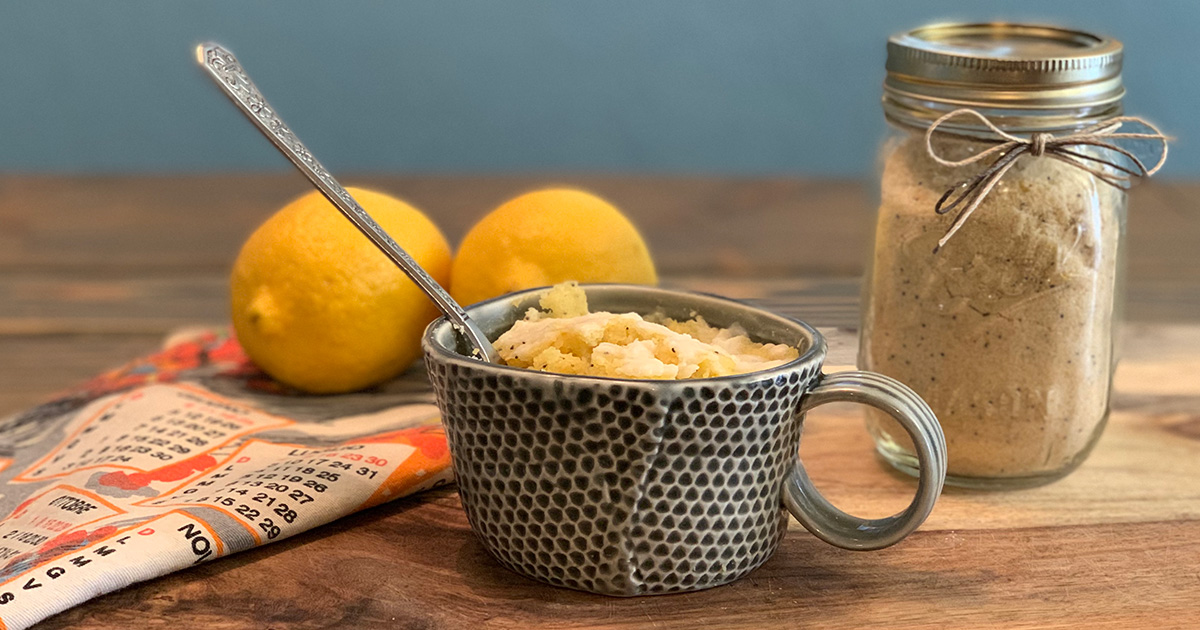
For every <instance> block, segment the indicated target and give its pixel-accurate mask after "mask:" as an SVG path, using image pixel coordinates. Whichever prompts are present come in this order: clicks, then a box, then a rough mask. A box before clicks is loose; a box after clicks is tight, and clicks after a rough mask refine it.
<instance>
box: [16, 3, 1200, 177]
mask: <svg viewBox="0 0 1200 630" xmlns="http://www.w3.org/2000/svg"><path fill="white" fill-rule="evenodd" d="M946 18H949V19H971V20H980V19H991V18H1018V19H1030V18H1033V19H1042V20H1050V21H1056V22H1060V23H1063V24H1069V25H1075V26H1078V27H1082V28H1088V29H1094V30H1096V31H1099V32H1103V33H1107V34H1111V35H1113V36H1115V37H1118V38H1119V39H1122V40H1123V41H1124V42H1125V44H1126V50H1127V62H1126V73H1125V76H1126V83H1127V86H1128V88H1129V97H1128V99H1127V101H1126V104H1127V110H1128V111H1129V112H1130V113H1135V114H1140V115H1144V116H1146V117H1149V118H1151V119H1153V120H1155V121H1158V122H1159V123H1161V124H1162V125H1163V126H1164V127H1165V128H1166V129H1167V130H1168V131H1169V132H1170V133H1173V134H1175V135H1176V136H1178V138H1179V141H1178V142H1177V144H1176V145H1175V147H1174V150H1173V151H1172V159H1171V162H1170V164H1169V166H1168V169H1167V170H1166V171H1165V172H1166V173H1167V174H1172V175H1175V176H1180V177H1197V176H1200V151H1198V150H1197V149H1196V141H1195V139H1196V138H1200V107H1198V106H1197V104H1198V103H1200V63H1198V62H1200V49H1198V47H1197V38H1198V37H1200V2H1195V1H1190V0H1175V1H1162V0H1156V1H1153V2H1151V1H1149V0H1142V1H1134V0H1126V1H1122V0H1072V1H1058V2H1048V1H1047V0H1012V1H1008V2H996V1H992V2H967V1H964V0H958V1H950V0H919V1H912V2H901V1H899V0H897V1H887V2H884V1H880V2H866V1H862V0H860V1H854V0H843V1H834V0H827V1H823V2H815V1H813V2H803V1H801V0H761V1H759V0H737V1H734V0H728V1H723V2H717V1H712V0H675V1H653V0H592V1H589V2H576V1H568V0H544V1H539V0H473V1H467V0H440V1H432V0H431V1H428V2H415V1H403V2H355V1H344V2H334V1H327V2H317V1H299V2H297V1H293V2H252V1H239V0H207V1H205V2H191V3H182V2H168V1H165V0H154V1H137V2H126V1H110V2H96V1H94V0H73V1H69V2H59V1H49V2H40V1H33V0H30V1H22V2H17V1H16V0H0V170H4V171H22V172H28V171H66V172H92V171H100V172H114V171H115V172H128V171H158V172H171V171H211V170H220V171H228V170H236V169H255V170H269V169H282V168H285V162H283V158H282V157H280V156H279V155H277V154H276V153H275V152H274V150H273V149H272V148H270V146H269V145H268V144H267V143H266V142H265V140H263V139H262V138H260V137H258V136H257V135H256V134H255V133H253V132H252V131H251V128H250V127H249V126H248V124H247V123H246V122H244V121H243V120H241V119H240V116H239V114H237V113H236V112H235V111H234V109H233V108H232V106H231V105H229V104H228V103H227V102H225V100H224V97H222V96H220V95H219V94H218V93H217V92H216V91H215V89H214V87H213V86H212V85H210V84H209V82H208V79H206V78H204V77H203V76H202V75H201V73H200V71H199V70H198V69H196V68H195V67H194V63H193V61H192V59H193V56H192V47H193V45H194V44H195V43H196V42H197V41H200V40H202V39H208V38H211V39H215V40H217V41H219V42H221V43H223V44H225V45H226V46H228V47H229V48H230V49H231V50H233V51H234V52H235V53H237V54H238V56H239V57H240V59H241V60H242V61H243V62H244V63H245V65H246V66H247V68H248V69H249V70H250V72H251V74H252V76H253V77H254V78H255V79H256V81H257V82H258V84H259V87H261V88H262V89H263V92H264V93H265V94H266V95H267V97H268V98H269V99H271V101H272V102H273V103H274V104H275V105H276V106H277V107H278V109H279V110H280V112H281V113H282V114H283V116H284V118H285V120H287V121H288V122H289V123H290V124H291V125H292V126H293V127H294V128H295V129H296V131H297V132H298V133H299V135H300V137H301V138H303V139H304V140H305V141H306V142H307V143H308V144H309V146H310V147H311V148H312V149H313V150H314V152H316V153H317V155H319V156H320V157H321V159H322V160H323V161H324V162H325V163H326V165H328V166H329V167H330V168H331V169H333V170H335V171H341V172H345V171H388V172H394V171H413V172H481V171H482V172H522V171H534V170H545V171H555V172H572V171H612V172H659V173H663V172H668V173H670V172H693V173H738V174H743V173H752V174H762V173H785V174H817V175H850V176H854V175H859V174H862V173H867V172H870V170H871V168H872V156H873V153H874V149H875V144H876V141H877V138H878V136H879V134H880V133H881V131H882V122H881V117H880V112H879V106H878V100H879V90H880V82H881V80H882V77H883V59H884V52H883V51H884V42H885V39H886V37H887V35H888V34H890V33H892V32H895V31H898V30H902V29H905V28H910V27H913V26H917V25H920V24H922V23H925V22H929V21H933V20H937V19H946Z"/></svg>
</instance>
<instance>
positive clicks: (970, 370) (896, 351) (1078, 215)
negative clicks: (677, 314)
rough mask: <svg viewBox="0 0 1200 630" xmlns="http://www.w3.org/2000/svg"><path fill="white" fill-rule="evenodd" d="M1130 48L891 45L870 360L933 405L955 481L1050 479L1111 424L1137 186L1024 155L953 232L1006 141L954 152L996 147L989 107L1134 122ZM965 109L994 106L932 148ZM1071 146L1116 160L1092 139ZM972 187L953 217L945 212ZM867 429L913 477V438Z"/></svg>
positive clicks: (1027, 118) (1024, 115)
mask: <svg viewBox="0 0 1200 630" xmlns="http://www.w3.org/2000/svg"><path fill="white" fill-rule="evenodd" d="M1121 56H1122V46H1121V44H1120V43H1119V42H1117V41H1115V40H1113V39H1109V38H1105V37H1098V36H1095V35H1091V34H1088V33H1084V32H1080V31H1074V30H1068V29H1062V28H1054V27H1048V26H1033V25H1020V24H944V25H936V26H929V27H925V28H920V29H917V30H914V31H911V32H907V33H903V34H900V35H896V36H893V37H892V38H891V39H890V40H889V42H888V58H887V78H886V80H885V83H884V95H883V111H884V115H885V117H886V119H887V122H888V126H889V133H888V136H887V138H886V140H885V142H884V143H883V146H882V151H881V153H880V161H879V164H880V165H881V179H880V188H879V191H880V202H879V213H878V219H877V222H876V229H875V241H874V247H873V256H872V258H871V260H870V262H869V264H868V271H867V275H866V277H865V283H864V307H863V311H862V325H861V329H860V330H861V333H860V346H859V348H860V350H859V366H860V367H861V368H862V369H865V370H873V371H876V372H880V373H883V374H887V375H888V376H891V377H893V378H896V379H898V380H900V381H902V382H904V383H906V384H907V385H909V386H910V387H912V388H913V389H914V390H916V392H917V393H918V394H920V395H921V397H922V398H924V399H925V400H926V401H928V402H929V405H930V406H931V407H932V408H933V410H934V412H935V413H936V414H937V417H938V419H939V421H940V422H941V425H942V429H943V431H944V432H945V435H946V444H947V450H948V453H949V468H948V471H949V474H948V476H947V478H946V482H947V483H949V484H954V485H959V486H970V487H981V488H1005V487H1021V486H1031V485H1039V484H1042V483H1047V482H1050V481H1053V480H1055V479H1058V478H1060V477H1062V476H1064V475H1066V474H1067V473H1069V472H1071V471H1072V470H1074V469H1075V468H1076V467H1078V466H1079V465H1080V464H1081V463H1082V462H1083V460H1084V459H1085V458H1086V457H1087V455H1088V453H1089V452H1090V451H1091V450H1092V447H1093V446H1094V445H1095V444H1096V441H1097V440H1098V438H1099V437H1100V434H1101V431H1102V430H1103V428H1104V425H1105V421H1106V420H1107V418H1108V414H1109V401H1110V399H1111V393H1112V377H1113V371H1114V369H1115V367H1116V364H1117V351H1116V347H1115V340H1116V335H1117V332H1118V327H1119V320H1120V315H1121V307H1120V304H1121V302H1122V284H1123V283H1122V278H1123V256H1122V249H1123V241H1124V235H1125V214H1126V195H1125V192H1124V189H1123V188H1122V187H1120V186H1116V185H1111V184H1110V183H1107V182H1105V181H1102V178H1101V177H1100V176H1098V175H1097V172H1100V173H1109V174H1111V173H1114V172H1115V171H1113V170H1111V169H1110V168H1109V167H1108V166H1105V165H1104V164H1103V163H1098V162H1094V161H1090V160H1086V159H1085V162H1086V163H1087V164H1090V165H1092V166H1093V167H1094V168H1093V169H1092V170H1088V169H1084V168H1081V167H1080V166H1079V165H1078V164H1077V163H1075V162H1071V161H1068V160H1063V159H1058V157H1056V156H1054V155H1051V154H1049V153H1043V152H1042V151H1039V150H1026V151H1025V152H1024V154H1023V155H1020V156H1019V157H1018V158H1017V159H1015V160H1013V161H1012V163H1011V164H1010V165H1008V168H1007V170H1006V171H1005V172H1004V173H1003V174H1002V176H1001V177H999V178H998V179H996V180H995V181H993V182H991V188H990V189H989V190H986V191H983V192H984V195H983V196H982V199H981V201H979V203H978V205H977V207H976V208H974V211H973V212H972V213H970V216H968V217H965V219H964V220H962V221H961V222H959V223H958V224H959V227H958V228H957V231H956V232H954V233H953V234H952V235H950V236H949V238H947V236H948V232H950V231H951V228H952V227H953V226H954V225H955V224H956V218H958V217H956V216H955V214H956V213H959V212H962V210H963V209H965V208H966V206H967V205H968V202H969V201H973V200H974V199H975V196H974V195H968V194H967V193H969V192H971V191H970V190H968V189H967V188H966V187H965V186H964V185H963V182H970V180H971V179H972V178H973V177H975V176H978V175H980V174H981V173H982V174H983V175H984V176H987V175H988V172H987V169H989V168H990V167H992V166H993V165H994V164H995V163H996V162H995V161H996V160H999V159H1002V158H1004V157H1005V155H1004V153H1006V152H999V153H993V154H991V155H988V156H986V159H979V160H978V161H975V162H971V163H962V164H956V165H954V166H950V165H948V164H950V163H958V162H964V161H968V162H969V161H970V159H971V158H972V156H976V155H979V154H980V153H981V152H984V151H987V150H988V149H989V148H992V147H995V146H997V133H996V130H993V129H991V128H989V127H988V125H987V124H986V123H985V119H986V121H990V122H991V123H992V124H994V125H995V126H996V127H997V128H998V129H999V130H1001V131H1003V132H1006V133H1009V134H1013V135H1015V136H1018V137H1022V138H1031V137H1035V136H1036V134H1052V135H1053V136H1054V137H1062V136H1065V135H1068V134H1072V133H1076V132H1078V131H1080V130H1081V129H1087V128H1089V127H1092V126H1094V125H1096V124H1097V123H1102V122H1104V121H1106V120H1111V119H1112V118H1114V117H1117V116H1120V115H1121V113H1122V107H1121V98H1122V96H1123V95H1124V88H1123V86H1122V82H1121ZM963 108H968V109H971V110H974V111H975V112H978V114H979V115H975V114H971V113H969V112H968V113H962V115H957V114H956V115H954V116H952V117H951V118H950V119H947V120H943V121H941V122H940V123H939V124H938V126H937V128H936V129H935V130H934V131H933V132H932V133H930V134H929V138H928V140H929V143H928V145H927V138H926V134H927V132H928V131H929V128H930V126H931V125H932V124H933V123H934V122H935V121H937V120H938V119H939V118H942V117H943V116H945V115H946V114H948V113H950V112H954V111H956V110H959V109H963ZM1031 134H1033V135H1031ZM1040 137H1041V138H1042V139H1043V140H1044V139H1045V138H1047V137H1049V136H1044V135H1043V136H1040ZM1070 150H1072V151H1074V152H1076V153H1077V154H1079V155H1083V156H1087V157H1102V156H1101V155H1100V153H1102V150H1099V149H1096V147H1093V146H1090V145H1080V146H1073V147H1070ZM935 156H936V158H935ZM1164 157H1165V155H1164ZM992 174H994V172H993V173H992ZM977 183H978V182H977ZM982 183H983V184H986V183H988V182H982ZM982 187H983V186H982V185H980V186H977V187H976V189H975V190H974V193H976V194H977V193H978V192H979V190H978V189H979V188H982ZM959 197H962V198H963V199H962V200H961V202H960V203H959V204H958V207H956V208H955V212H951V213H947V214H939V213H938V212H935V209H936V208H938V207H939V206H941V207H945V206H946V205H954V204H953V201H954V200H955V199H958V198H959ZM939 243H941V245H940V246H939ZM935 250H936V251H935ZM868 425H869V429H870V430H871V433H872V435H873V436H874V439H875V445H876V449H877V451H878V453H879V454H880V456H881V457H882V458H883V459H884V460H885V461H886V462H888V463H890V464H891V465H892V466H894V467H896V468H898V469H900V470H903V471H906V472H909V473H915V470H916V465H917V464H916V457H915V455H914V453H913V449H912V446H911V443H910V442H909V440H908V437H907V435H906V434H905V432H904V431H903V430H901V429H900V428H899V427H898V425H896V424H895V423H894V421H892V420H891V419H890V418H887V417H886V416H884V415H882V414H878V413H874V414H872V415H870V416H869V417H868Z"/></svg>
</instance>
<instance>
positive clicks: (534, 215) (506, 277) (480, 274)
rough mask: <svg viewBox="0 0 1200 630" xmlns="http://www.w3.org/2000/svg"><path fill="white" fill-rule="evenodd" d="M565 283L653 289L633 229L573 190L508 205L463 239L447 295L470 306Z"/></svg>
mask: <svg viewBox="0 0 1200 630" xmlns="http://www.w3.org/2000/svg"><path fill="white" fill-rule="evenodd" d="M567 280H575V281H578V282H628V283H632V284H656V283H657V282H658V275H657V274H656V273H655V271H654V261H652V260H651V259H650V251H649V250H648V249H647V248H646V243H645V241H643V240H642V237H641V235H640V234H638V231H637V228H635V227H634V226H633V224H632V223H630V222H629V219H627V218H625V215H623V214H621V211H620V210H617V209H616V208H615V207H613V206H612V204H610V203H608V202H607V201H605V200H603V199H601V198H599V197H597V196H595V195H592V194H589V193H586V192H583V191H580V190H571V189H549V190H539V191H535V192H531V193H527V194H524V195H521V196H520V197H517V198H515V199H512V200H511V201H508V202H506V203H504V204H503V205H501V206H500V207H499V208H496V209H495V210H493V211H492V212H491V213H490V214H488V215H487V216H485V217H484V218H483V219H482V220H481V221H480V222H479V223H477V224H475V227H473V228H471V231H470V232H468V233H467V236H466V238H464V239H463V242H462V245H461V246H459V248H458V254H457V255H456V256H455V258H454V266H453V268H452V271H451V274H450V294H451V295H452V296H454V299H456V300H458V302H459V303H460V304H473V303H475V302H479V301H481V300H486V299H488V298H492V297H496V296H497V295H502V294H504V293H509V292H512V291H519V290H521V289H529V288H533V287H540V286H545V285H551V284H557V283H559V282H565V281H567Z"/></svg>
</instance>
